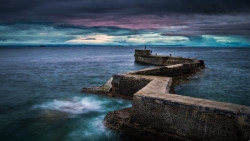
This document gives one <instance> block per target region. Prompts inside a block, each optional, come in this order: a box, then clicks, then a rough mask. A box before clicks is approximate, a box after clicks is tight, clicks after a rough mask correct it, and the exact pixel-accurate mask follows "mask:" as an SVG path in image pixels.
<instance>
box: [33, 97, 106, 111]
mask: <svg viewBox="0 0 250 141" xmlns="http://www.w3.org/2000/svg"><path fill="white" fill-rule="evenodd" d="M101 104H102V103H101V102H100V101H96V100H94V99H91V98H88V97H85V98H80V97H74V98H73V99H72V100H53V101H50V102H46V103H43V104H41V105H37V106H35V107H34V108H41V109H48V110H57V111H62V112H66V113H71V114H82V113H86V112H89V111H98V110H100V109H101Z"/></svg>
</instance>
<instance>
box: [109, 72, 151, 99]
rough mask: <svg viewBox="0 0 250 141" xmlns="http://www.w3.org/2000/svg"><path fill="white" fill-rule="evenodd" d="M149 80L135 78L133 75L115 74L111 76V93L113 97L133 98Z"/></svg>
mask: <svg viewBox="0 0 250 141" xmlns="http://www.w3.org/2000/svg"><path fill="white" fill-rule="evenodd" d="M150 81H151V79H148V78H143V77H136V76H135V75H134V76H133V75H128V74H116V75H113V80H112V82H111V84H112V88H111V91H112V93H113V94H114V95H115V94H117V95H124V96H129V97H133V95H134V94H135V93H136V92H137V91H139V90H140V89H141V88H143V87H145V86H146V85H147V84H148V83H149V82H150Z"/></svg>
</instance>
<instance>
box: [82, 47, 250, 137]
mask: <svg viewBox="0 0 250 141" xmlns="http://www.w3.org/2000/svg"><path fill="white" fill-rule="evenodd" d="M135 61H137V62H141V63H148V64H154V65H158V66H159V67H155V68H147V69H143V70H139V71H134V72H128V73H123V74H115V75H113V77H112V78H111V79H110V80H109V81H107V83H106V84H104V85H103V86H97V87H92V88H84V89H83V91H84V92H91V93H99V94H106V95H109V96H116V97H124V98H130V99H133V105H132V107H130V108H125V109H121V110H118V111H114V112H110V113H109V114H108V115H107V116H106V117H105V119H104V124H105V125H106V126H107V127H109V128H113V129H116V130H122V131H140V132H144V133H152V134H156V135H157V136H160V137H162V138H165V137H171V138H175V139H179V140H249V139H250V107H247V106H244V105H237V104H232V103H224V102H217V101H212V100H206V99H200V98H194V97H188V96H181V95H178V94H175V93H174V80H175V79H176V78H180V77H182V76H187V75H190V74H194V73H196V72H198V71H200V69H202V68H204V67H205V66H204V61H202V60H197V59H191V58H182V57H173V56H158V55H151V53H150V50H135ZM225 69H226V68H225Z"/></svg>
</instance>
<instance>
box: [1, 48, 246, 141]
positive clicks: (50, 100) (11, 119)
mask: <svg viewBox="0 0 250 141" xmlns="http://www.w3.org/2000/svg"><path fill="white" fill-rule="evenodd" d="M135 48H140V47H41V48H40V47H19V48H0V61H1V63H0V84H1V85H0V139H1V140H4V141H11V140H13V141H14V140H15V141H16V140H18V141H22V140H23V141H34V140H38V141H59V140H60V141H74V140H83V141H85V140H131V138H130V137H127V136H126V135H124V134H120V133H118V132H116V131H113V130H110V129H107V128H106V127H105V126H104V125H103V124H102V121H103V118H104V117H105V115H106V114H107V113H108V112H110V111H114V110H117V109H121V108H125V107H130V106H131V105H132V101H129V100H124V99H116V98H108V97H105V96H100V95H94V94H87V93H81V92H80V90H81V88H83V87H90V86H96V85H102V84H103V83H105V81H106V80H108V79H109V78H110V77H111V76H112V75H113V74H116V73H123V72H129V71H134V70H139V69H143V68H147V67H153V66H151V65H144V64H138V63H135V62H134V56H133V55H134V49H135ZM150 49H151V50H153V53H154V52H157V53H158V54H162V55H168V54H170V53H171V54H172V55H174V56H182V57H190V58H197V59H203V60H205V65H206V69H205V70H203V71H201V72H199V73H198V74H197V75H195V76H193V77H190V78H189V81H188V82H185V83H183V84H181V85H178V86H176V87H175V90H176V93H177V94H181V95H187V96H193V97H200V98H206V99H212V100H217V101H223V102H231V103H236V104H243V105H248V106H250V93H249V92H250V87H249V86H250V82H249V80H250V74H249V72H250V55H249V54H250V48H198V47H196V48H188V47H178V48H174V47H150Z"/></svg>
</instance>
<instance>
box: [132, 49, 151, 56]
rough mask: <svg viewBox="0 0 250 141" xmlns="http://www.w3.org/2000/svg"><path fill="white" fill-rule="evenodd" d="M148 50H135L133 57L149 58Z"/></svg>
mask: <svg viewBox="0 0 250 141" xmlns="http://www.w3.org/2000/svg"><path fill="white" fill-rule="evenodd" d="M150 52H151V51H150V50H147V49H144V50H141V49H136V50H135V55H136V56H149V55H150Z"/></svg>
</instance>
